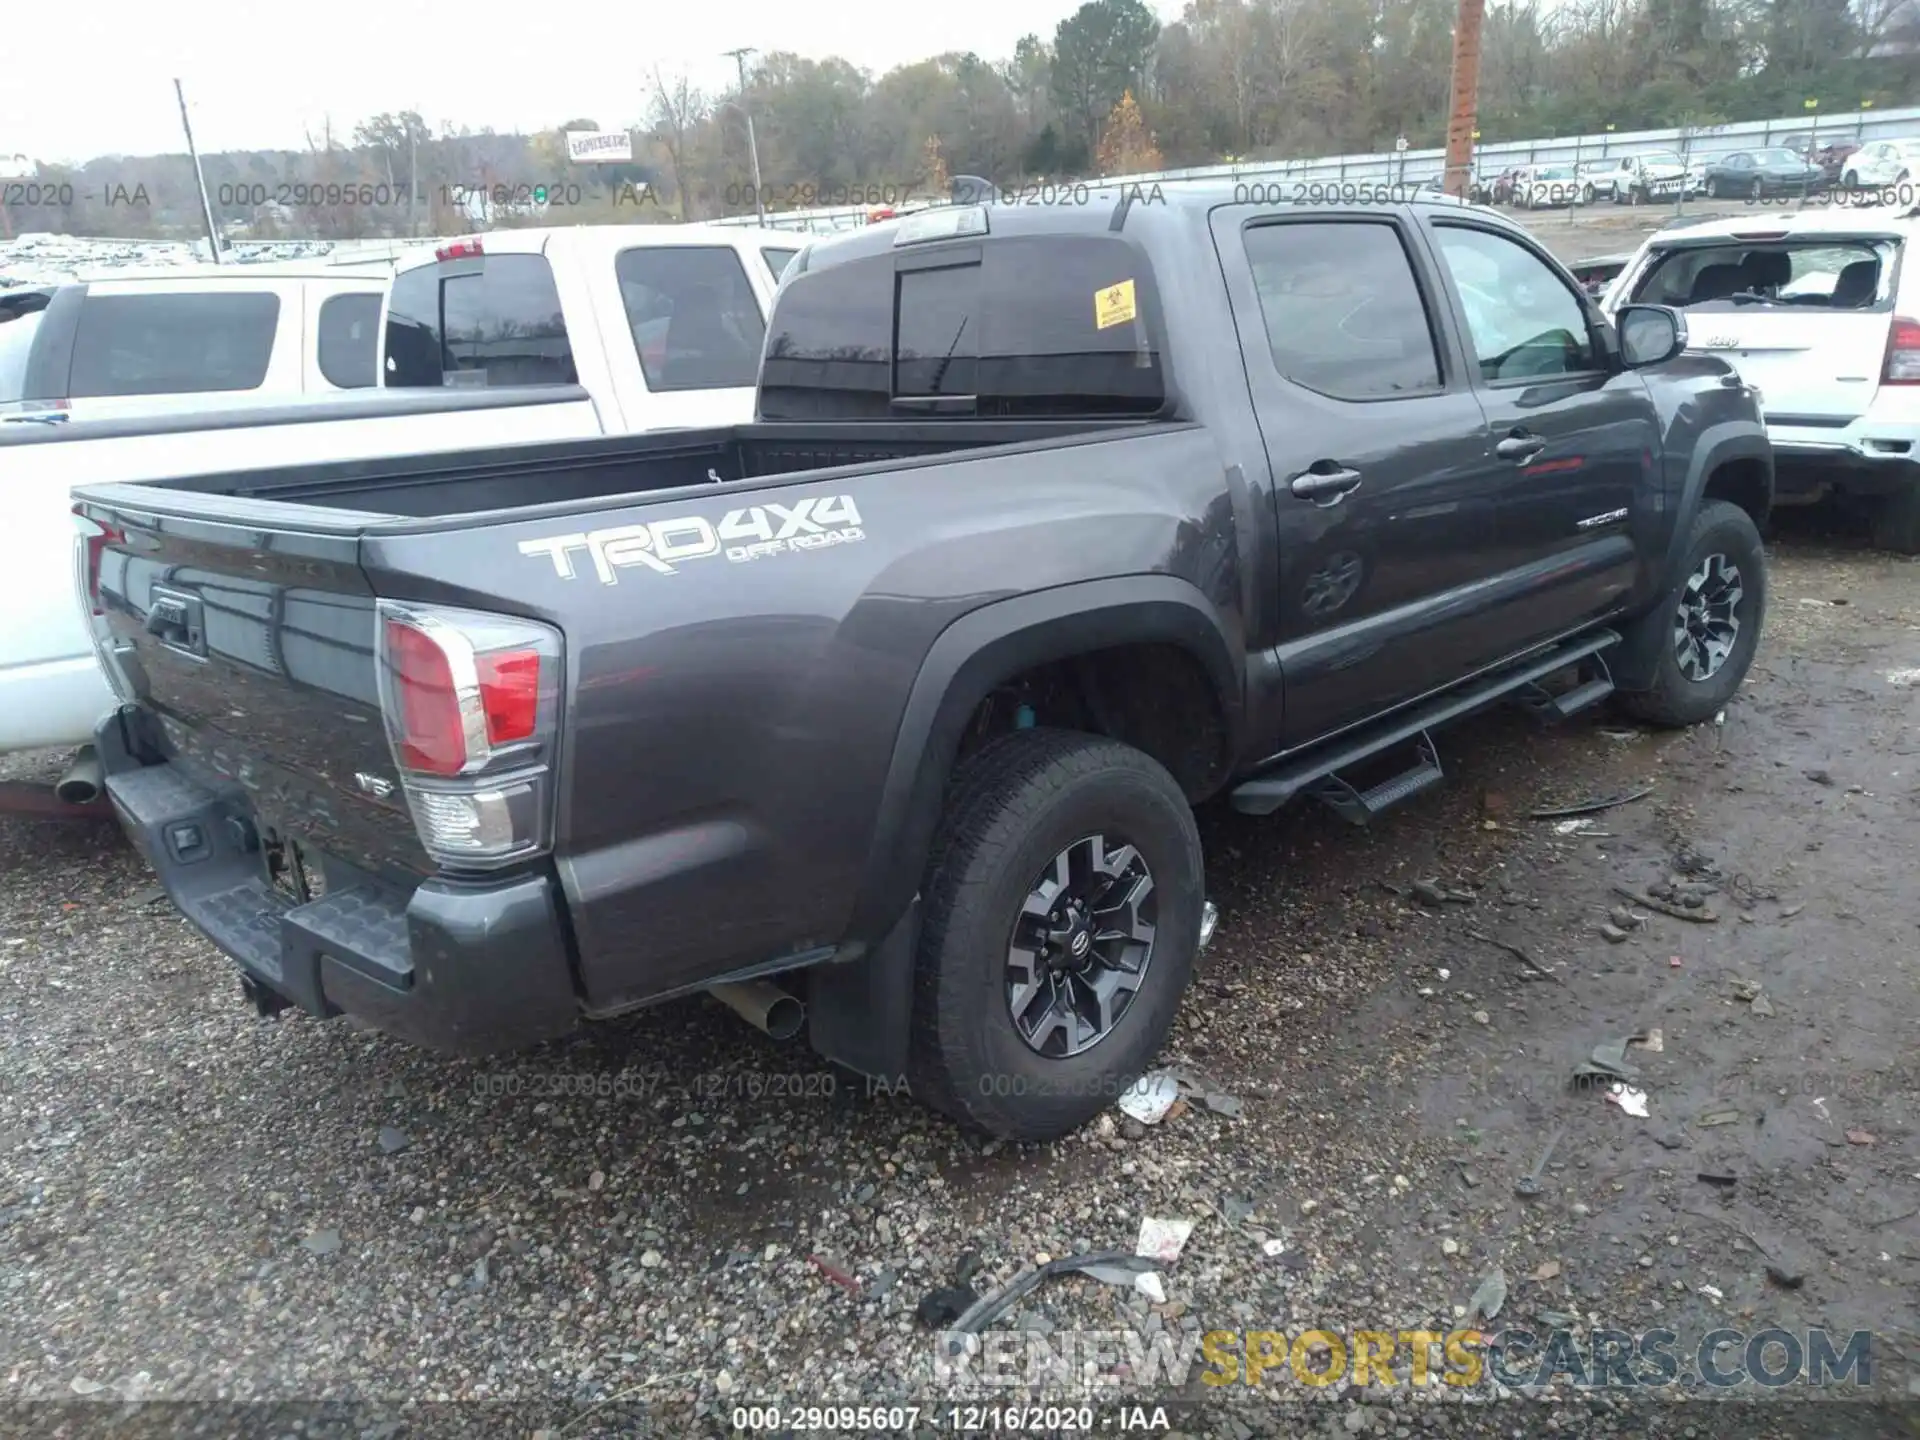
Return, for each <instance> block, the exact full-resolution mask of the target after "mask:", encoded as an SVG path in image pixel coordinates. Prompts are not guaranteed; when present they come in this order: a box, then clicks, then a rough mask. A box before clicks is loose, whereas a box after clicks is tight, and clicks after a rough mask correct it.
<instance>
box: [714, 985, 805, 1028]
mask: <svg viewBox="0 0 1920 1440" xmlns="http://www.w3.org/2000/svg"><path fill="white" fill-rule="evenodd" d="M707 993H708V994H709V995H711V996H713V998H714V999H716V1000H718V1001H720V1002H721V1003H722V1004H724V1005H725V1006H726V1007H727V1008H728V1009H729V1010H731V1011H733V1013H734V1014H736V1015H738V1016H739V1017H740V1018H741V1019H742V1020H745V1021H746V1022H747V1023H748V1024H749V1025H751V1026H753V1028H754V1029H756V1030H759V1031H761V1032H762V1033H763V1034H766V1035H771V1036H772V1037H773V1038H774V1039H775V1040H791V1039H792V1038H793V1037H794V1036H796V1035H798V1034H799V1033H800V1027H801V1025H802V1024H803V1023H805V1021H806V1018H807V1007H806V1006H805V1005H803V1004H801V1003H800V999H799V997H798V996H796V995H789V994H788V993H787V992H786V991H784V990H782V989H781V988H780V987H779V986H778V985H772V984H769V983H768V982H767V981H765V980H743V981H740V982H738V983H736V984H731V985H711V986H709V987H707Z"/></svg>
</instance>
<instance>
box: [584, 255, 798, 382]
mask: <svg viewBox="0 0 1920 1440" xmlns="http://www.w3.org/2000/svg"><path fill="white" fill-rule="evenodd" d="M613 268H614V273H615V275H617V276H618V277H619V280H620V297H621V299H622V300H623V301H624V302H625V304H626V308H627V326H628V328H629V329H630V330H631V331H632V332H633V344H634V348H635V349H636V350H638V351H639V352H640V368H641V370H642V371H644V372H645V374H646V377H647V388H648V389H649V390H724V389H751V388H752V387H753V383H754V381H755V380H756V379H758V378H759V373H760V347H761V346H762V345H763V344H765V343H766V338H767V327H766V322H765V321H764V320H762V319H761V318H760V302H759V301H758V300H757V299H755V298H754V293H753V286H752V285H750V284H749V283H748V282H747V272H746V270H745V269H744V268H743V267H742V266H741V264H740V256H739V254H738V253H737V252H735V251H734V250H733V249H731V248H730V247H727V246H724V245H656V246H650V247H644V248H639V249H633V250H622V251H621V252H620V254H619V255H618V256H617V257H616V258H615V259H614V262H613Z"/></svg>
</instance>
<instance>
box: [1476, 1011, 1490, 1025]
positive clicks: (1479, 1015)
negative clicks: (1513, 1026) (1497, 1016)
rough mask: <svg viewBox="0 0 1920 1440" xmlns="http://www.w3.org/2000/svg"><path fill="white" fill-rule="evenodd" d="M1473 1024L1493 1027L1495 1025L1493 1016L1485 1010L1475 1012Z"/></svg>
mask: <svg viewBox="0 0 1920 1440" xmlns="http://www.w3.org/2000/svg"><path fill="white" fill-rule="evenodd" d="M1473 1022H1474V1024H1476V1025H1491V1024H1492V1023H1493V1016H1491V1015H1489V1014H1488V1013H1487V1012H1486V1011H1484V1010H1476V1011H1474V1012H1473Z"/></svg>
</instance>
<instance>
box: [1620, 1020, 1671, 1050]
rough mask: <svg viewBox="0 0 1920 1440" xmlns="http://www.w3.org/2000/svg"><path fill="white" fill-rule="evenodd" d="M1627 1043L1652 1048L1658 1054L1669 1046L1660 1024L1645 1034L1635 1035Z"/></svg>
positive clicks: (1645, 1048)
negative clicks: (1661, 1031)
mask: <svg viewBox="0 0 1920 1440" xmlns="http://www.w3.org/2000/svg"><path fill="white" fill-rule="evenodd" d="M1627 1043H1628V1044H1630V1045H1638V1046H1639V1047H1640V1048H1641V1049H1642V1050H1651V1051H1652V1052H1653V1053H1654V1054H1656V1055H1658V1054H1659V1053H1660V1052H1661V1051H1662V1050H1664V1049H1666V1048H1667V1037H1666V1036H1664V1035H1662V1034H1661V1033H1660V1029H1659V1027H1658V1026H1655V1027H1654V1028H1653V1029H1651V1030H1649V1031H1647V1033H1646V1034H1644V1035H1636V1036H1634V1037H1633V1039H1632V1040H1630V1041H1628V1042H1627Z"/></svg>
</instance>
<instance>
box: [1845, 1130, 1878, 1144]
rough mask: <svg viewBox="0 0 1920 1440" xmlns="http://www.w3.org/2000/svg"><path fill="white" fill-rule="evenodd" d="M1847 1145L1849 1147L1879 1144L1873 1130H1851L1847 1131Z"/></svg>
mask: <svg viewBox="0 0 1920 1440" xmlns="http://www.w3.org/2000/svg"><path fill="white" fill-rule="evenodd" d="M1847 1143H1848V1144H1849V1145H1874V1144H1878V1143H1879V1142H1878V1140H1877V1138H1876V1137H1875V1135H1874V1133H1873V1132H1872V1131H1871V1130H1849V1131H1847Z"/></svg>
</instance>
